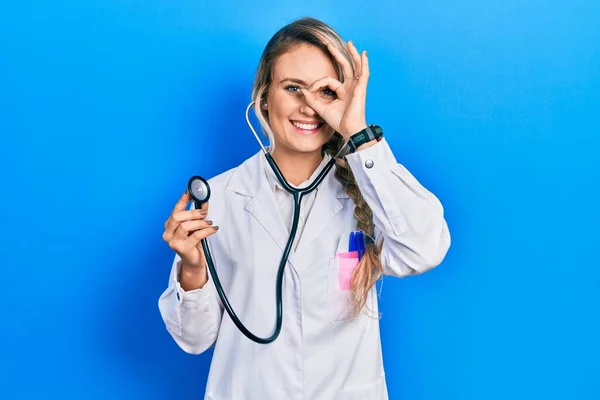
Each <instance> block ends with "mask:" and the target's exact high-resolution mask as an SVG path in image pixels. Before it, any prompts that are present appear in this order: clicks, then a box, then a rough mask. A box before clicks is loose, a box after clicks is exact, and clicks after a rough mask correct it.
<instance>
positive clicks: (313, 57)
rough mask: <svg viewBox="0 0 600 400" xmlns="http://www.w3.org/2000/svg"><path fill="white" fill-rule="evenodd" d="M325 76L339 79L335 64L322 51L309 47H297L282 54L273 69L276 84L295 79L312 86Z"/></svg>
mask: <svg viewBox="0 0 600 400" xmlns="http://www.w3.org/2000/svg"><path fill="white" fill-rule="evenodd" d="M325 76H332V77H337V72H336V70H335V67H334V66H333V63H332V62H331V60H330V59H329V57H328V56H327V55H325V53H324V52H323V51H321V49H319V48H317V47H314V46H309V45H300V46H296V47H294V48H292V49H291V50H290V51H288V52H286V53H284V54H282V55H281V56H280V57H279V58H278V59H277V61H276V62H275V66H274V69H273V78H274V81H275V82H279V81H280V80H282V79H284V78H295V79H301V80H303V81H305V82H307V83H309V84H310V83H312V82H314V81H316V80H317V79H321V78H323V77H325Z"/></svg>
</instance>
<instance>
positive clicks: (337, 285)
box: [327, 256, 365, 324]
mask: <svg viewBox="0 0 600 400" xmlns="http://www.w3.org/2000/svg"><path fill="white" fill-rule="evenodd" d="M357 265H358V259H357V258H351V257H349V258H346V257H339V256H336V257H331V258H330V259H329V266H328V268H327V300H328V314H329V322H330V323H332V324H337V323H341V322H347V321H352V320H354V319H356V318H360V317H362V316H364V315H365V313H363V312H361V313H360V315H356V312H355V311H354V302H353V299H352V292H351V291H350V281H351V279H352V274H353V273H354V270H355V269H356V266H357Z"/></svg>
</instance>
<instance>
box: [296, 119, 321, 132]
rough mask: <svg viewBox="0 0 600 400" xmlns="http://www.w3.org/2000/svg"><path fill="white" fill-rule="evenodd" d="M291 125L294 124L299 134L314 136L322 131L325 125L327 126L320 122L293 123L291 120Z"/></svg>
mask: <svg viewBox="0 0 600 400" xmlns="http://www.w3.org/2000/svg"><path fill="white" fill-rule="evenodd" d="M290 123H291V124H292V126H293V127H294V129H295V130H296V132H298V133H299V134H301V135H314V134H316V133H317V132H319V131H320V130H321V128H322V127H323V125H325V123H324V122H318V121H293V120H290Z"/></svg>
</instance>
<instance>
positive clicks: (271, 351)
mask: <svg viewBox="0 0 600 400" xmlns="http://www.w3.org/2000/svg"><path fill="white" fill-rule="evenodd" d="M368 79H369V64H368V58H367V53H366V52H363V53H362V54H359V53H358V51H357V49H356V48H355V47H354V45H353V44H352V43H351V42H348V43H347V44H346V43H345V42H344V41H343V40H342V39H341V38H340V37H339V35H338V34H337V33H336V32H334V31H333V30H332V29H331V28H330V27H329V26H327V25H325V24H324V23H322V22H320V21H317V20H315V19H311V18H304V19H300V20H297V21H295V22H293V23H291V24H289V25H287V26H285V27H284V28H282V29H281V30H280V31H278V32H277V33H276V34H275V35H274V36H273V38H272V39H271V40H270V41H269V43H268V44H267V46H266V48H265V50H264V53H263V55H262V58H261V60H260V64H259V67H258V71H257V74H256V78H255V82H254V86H253V90H252V99H253V101H255V105H254V107H255V112H256V114H257V116H258V118H259V120H260V122H261V125H262V127H263V131H264V132H265V133H266V134H267V136H268V138H269V143H270V147H269V152H270V153H271V154H272V156H273V158H274V160H275V161H276V162H277V164H278V166H279V168H280V169H281V171H282V173H283V175H284V176H285V178H286V179H287V180H288V182H290V184H292V185H293V186H296V187H306V186H307V185H308V184H309V183H311V182H312V181H313V179H314V178H315V177H316V176H317V175H318V173H319V172H320V171H321V170H322V169H323V167H324V166H325V164H326V163H327V161H328V160H330V159H331V157H335V156H336V154H338V150H340V148H341V146H342V145H343V144H344V143H346V141H347V140H348V139H349V138H351V137H353V136H354V135H355V134H356V133H358V132H361V131H363V130H364V129H365V128H366V127H367V123H366V121H365V101H366V91H367V82H368ZM336 162H337V165H336V166H335V174H334V173H333V171H331V173H329V174H328V175H327V176H326V177H325V179H324V181H323V182H322V183H321V185H320V186H319V187H318V189H317V190H315V191H313V192H311V193H310V195H308V196H307V197H305V198H304V199H303V201H302V206H301V214H300V220H299V228H298V235H297V238H296V240H295V242H294V244H293V247H292V252H291V254H290V257H289V261H288V263H287V265H286V269H285V275H284V281H283V327H282V330H281V333H280V335H279V337H278V338H277V340H275V341H274V342H273V343H270V344H266V345H265V344H257V343H255V342H253V341H251V340H249V339H248V338H247V337H245V336H244V335H243V334H242V333H241V332H240V331H239V330H238V329H237V328H236V326H235V325H234V323H233V322H232V320H231V318H229V315H227V314H226V313H223V308H222V304H221V302H220V299H219V297H218V295H217V292H216V290H215V286H214V284H213V282H212V280H211V278H210V276H209V274H208V273H207V268H206V262H205V258H204V254H203V251H202V247H201V246H200V245H199V242H200V240H201V239H202V238H208V237H209V236H212V237H211V238H210V240H209V243H210V248H211V253H212V256H213V259H214V260H215V264H216V268H217V272H218V274H219V278H220V280H221V283H222V285H223V288H224V290H225V292H226V294H227V296H228V298H229V301H230V302H231V304H232V306H233V309H234V310H235V311H236V313H237V315H238V316H239V317H240V319H241V321H242V322H243V323H244V324H245V325H246V327H247V328H248V329H249V330H250V331H251V332H252V333H254V334H256V335H258V336H261V337H268V336H270V335H271V334H272V333H273V330H274V323H275V316H276V309H275V296H274V288H275V281H276V275H277V269H278V266H279V260H280V257H281V254H282V250H283V249H284V247H285V244H286V241H287V238H288V234H289V231H290V225H291V220H292V214H293V207H292V205H293V201H292V197H291V195H290V194H289V193H288V192H286V191H285V190H283V189H282V187H281V185H280V184H279V182H278V181H277V179H276V177H275V174H274V173H273V171H272V170H271V169H270V168H269V165H268V164H267V162H266V160H265V157H264V155H263V154H262V152H258V153H257V154H256V155H254V156H253V157H251V158H249V159H248V160H246V161H245V162H244V163H242V164H241V165H240V166H238V167H237V168H234V169H231V170H229V171H227V172H225V173H223V174H220V175H218V176H216V177H214V178H213V179H211V180H210V181H209V183H210V186H211V190H212V195H211V200H210V208H209V207H208V203H205V204H204V205H203V206H202V208H201V209H199V210H186V205H187V204H188V203H189V202H190V197H189V195H188V194H187V193H184V194H183V196H182V197H181V198H180V199H179V202H178V203H177V205H176V206H175V208H174V210H173V212H172V214H171V216H170V217H169V219H168V220H167V222H166V223H165V232H164V235H163V238H164V240H165V241H166V242H167V243H168V244H169V246H170V247H171V248H172V249H173V250H174V251H175V252H176V255H175V260H174V262H173V267H172V271H171V276H170V279H169V285H168V288H167V289H166V290H165V292H164V293H163V294H162V296H161V297H160V300H159V308H160V312H161V315H162V317H163V319H164V322H165V324H166V327H167V329H168V331H169V332H170V334H171V335H172V337H173V338H174V340H175V341H176V342H177V344H178V345H179V346H180V347H181V348H182V349H183V350H184V351H186V352H188V353H192V354H199V353H202V352H204V351H205V350H207V349H208V348H210V347H212V346H214V355H213V359H212V364H211V369H210V373H209V377H208V383H207V388H206V398H207V399H212V400H224V399H228V400H232V399H234V400H245V399H261V400H267V399H277V400H282V399H305V400H308V399H311V400H313V399H325V400H332V399H338V400H344V399H387V387H386V382H385V375H384V369H383V362H382V352H381V346H380V336H379V319H378V311H377V310H378V308H377V296H376V292H375V291H376V289H375V283H376V281H377V279H378V278H379V277H380V276H381V275H382V274H387V275H392V276H399V277H402V276H407V275H414V274H419V273H423V272H425V271H427V270H429V269H431V268H433V267H435V266H437V265H438V264H439V263H440V262H441V261H442V260H443V258H444V256H445V254H446V252H447V250H448V248H449V246H450V235H449V232H448V227H447V224H446V222H445V220H444V216H443V208H442V205H441V204H440V202H439V201H438V199H437V198H436V197H435V196H434V195H433V194H431V193H430V192H429V191H428V190H426V189H425V188H424V187H423V186H421V185H420V184H419V182H417V180H416V179H415V178H414V177H413V176H412V175H411V174H410V173H409V172H408V171H407V170H406V169H405V168H404V167H403V166H402V165H400V164H398V163H397V161H396V159H395V157H394V155H393V154H392V151H391V150H390V147H389V146H388V144H387V142H386V140H385V139H384V138H383V137H379V138H377V139H373V140H371V141H367V142H365V143H359V146H358V147H357V148H355V149H354V151H353V152H349V151H348V147H346V148H345V149H344V150H343V152H342V156H341V157H339V159H338V160H337V161H336ZM213 220H214V221H215V223H217V224H218V225H219V226H220V227H221V228H222V229H221V230H219V228H218V227H217V226H216V225H215V224H213V222H212V221H213ZM356 230H361V231H363V232H364V234H365V237H367V238H370V239H371V240H367V241H366V250H365V253H364V254H363V255H362V257H360V262H358V259H357V257H356V256H355V254H356V253H348V252H349V250H351V249H349V248H348V243H349V237H350V235H351V233H352V232H353V231H356ZM217 232H218V233H217ZM348 257H349V258H350V260H348Z"/></svg>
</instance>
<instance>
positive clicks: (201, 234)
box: [181, 226, 219, 254]
mask: <svg viewBox="0 0 600 400" xmlns="http://www.w3.org/2000/svg"><path fill="white" fill-rule="evenodd" d="M218 230H219V227H218V226H212V227H210V228H206V229H201V230H199V231H196V232H194V233H193V234H191V235H190V237H188V238H187V239H186V240H184V241H183V243H182V244H181V252H182V253H183V254H185V253H187V252H188V251H190V250H191V249H192V248H194V247H195V246H198V243H200V241H201V240H202V239H206V238H207V237H209V236H211V235H214V234H215V233H216V232H217V231H218Z"/></svg>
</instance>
